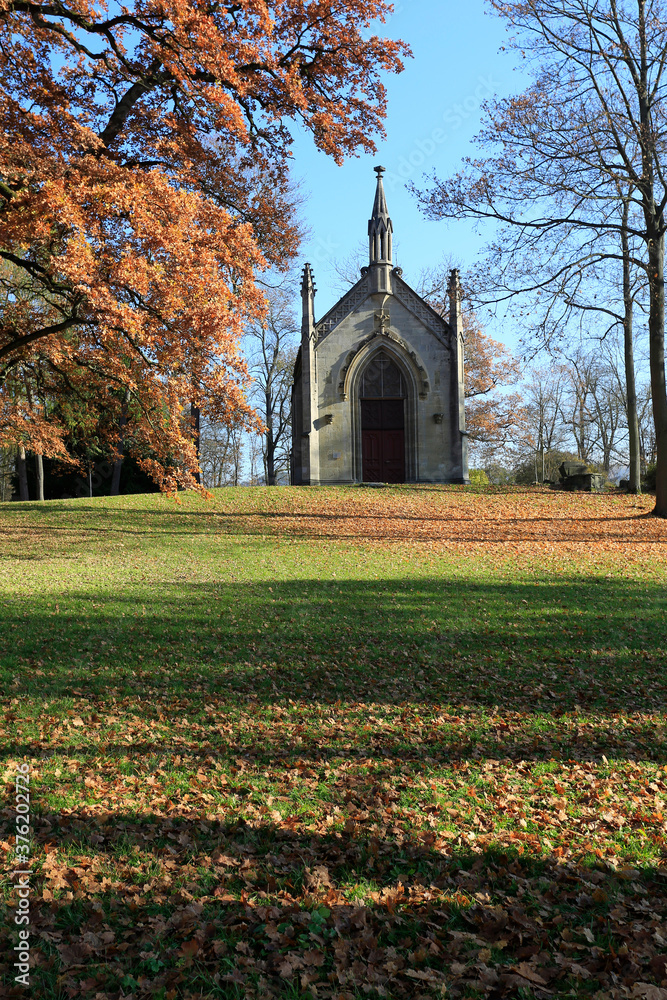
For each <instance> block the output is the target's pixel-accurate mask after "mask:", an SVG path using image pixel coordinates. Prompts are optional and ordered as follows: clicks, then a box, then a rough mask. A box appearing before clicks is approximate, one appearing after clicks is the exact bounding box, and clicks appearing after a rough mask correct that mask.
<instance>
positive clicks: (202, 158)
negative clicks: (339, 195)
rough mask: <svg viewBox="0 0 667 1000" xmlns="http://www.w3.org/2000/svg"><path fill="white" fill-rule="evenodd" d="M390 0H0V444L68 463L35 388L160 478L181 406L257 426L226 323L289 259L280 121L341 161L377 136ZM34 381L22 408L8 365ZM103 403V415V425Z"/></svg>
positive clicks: (180, 457)
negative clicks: (65, 401) (96, 424)
mask: <svg viewBox="0 0 667 1000" xmlns="http://www.w3.org/2000/svg"><path fill="white" fill-rule="evenodd" d="M390 11H391V6H390V5H389V4H388V3H387V2H386V0H365V2H361V0H335V2H334V0H310V2H309V0H241V2H230V3H225V2H223V3H218V2H213V0H166V2H165V0H142V2H141V3H140V2H138V0H130V2H129V3H128V4H127V5H123V6H121V5H117V4H109V5H107V4H106V3H104V2H103V0H100V2H98V3H94V2H93V0H77V2H76V3H70V2H68V0H62V2H60V0H59V2H57V3H54V2H53V0H0V38H1V40H2V45H1V46H0V80H1V82H2V86H1V88H0V109H1V110H0V113H1V115H2V133H1V135H0V213H1V218H2V236H1V237H0V259H1V260H2V261H3V262H4V268H5V271H4V272H3V282H4V288H5V291H6V294H5V296H4V301H3V309H2V315H1V316H0V386H1V391H0V444H5V445H6V444H17V445H22V446H24V447H29V448H31V449H32V450H39V451H40V453H43V454H45V455H51V456H57V455H61V457H64V454H65V450H64V445H63V433H64V430H63V428H62V427H61V426H60V425H59V424H58V422H57V421H54V420H49V419H48V418H47V417H46V416H45V410H44V408H43V406H42V408H41V409H40V408H37V409H36V408H35V406H36V404H35V402H34V400H35V399H39V400H54V399H58V398H60V397H63V396H67V397H70V398H75V397H77V396H80V397H81V399H84V398H85V399H87V400H90V399H91V397H92V398H94V399H95V400H96V403H95V405H96V406H97V408H98V410H99V412H100V414H102V413H103V414H104V416H105V419H104V421H101V422H100V423H101V424H103V425H104V426H106V427H109V428H110V430H109V438H108V441H107V442H106V445H107V448H108V450H109V453H110V455H111V456H113V452H114V448H115V444H116V441H115V438H116V437H118V433H117V431H116V430H114V428H118V426H119V423H120V421H121V419H122V420H124V421H126V425H125V428H124V437H125V439H126V440H127V441H129V442H132V447H133V448H134V449H135V455H136V457H137V458H138V459H139V460H140V462H141V464H142V466H143V467H144V469H145V470H146V471H148V472H150V473H151V474H152V475H153V476H154V478H155V479H156V480H157V481H158V482H159V483H160V484H161V485H162V486H163V487H165V488H174V487H176V486H178V485H180V486H192V485H194V477H193V472H194V471H195V470H196V454H195V449H194V447H193V443H192V434H191V427H190V426H189V424H190V417H189V414H190V409H191V406H194V407H195V408H199V410H200V412H201V414H202V416H204V417H205V416H212V417H215V418H216V419H217V420H223V421H224V420H226V419H227V420H230V421H231V420H233V421H234V422H238V420H239V419H242V420H244V421H245V422H246V423H248V424H251V423H252V422H253V420H255V418H254V416H253V414H252V411H251V409H250V407H249V406H248V404H247V402H246V399H245V394H244V388H245V383H246V379H247V372H246V368H245V364H244V362H243V359H242V357H241V355H240V352H239V337H240V334H241V332H242V330H243V328H244V327H245V326H246V325H247V323H248V321H249V320H252V319H253V317H256V316H257V315H258V313H259V312H260V311H261V309H262V305H263V300H262V296H261V293H260V292H259V291H258V289H257V287H256V285H255V283H254V275H255V274H256V273H257V271H258V270H261V269H264V268H266V267H277V268H281V267H284V266H286V264H287V263H288V262H289V260H290V259H291V258H292V257H293V256H294V254H295V252H296V250H297V247H298V240H299V228H298V224H297V223H296V221H295V219H294V215H293V212H292V198H291V195H290V190H289V184H288V166H289V155H290V152H289V148H290V142H291V131H290V129H291V127H292V126H293V125H295V124H296V123H300V124H301V125H302V126H305V128H306V129H308V130H309V131H310V132H311V133H312V135H313V137H314V140H315V143H316V145H317V146H318V148H319V149H321V150H322V151H324V152H325V153H328V154H329V155H331V156H333V157H334V159H335V160H336V161H337V162H340V161H341V160H342V159H343V157H344V156H345V155H346V154H350V153H354V152H356V151H360V150H361V151H369V152H372V151H373V150H374V144H373V141H372V138H371V136H372V135H373V134H377V133H379V134H382V120H383V117H384V115H385V111H386V95H385V90H384V87H383V85H382V82H381V76H382V74H383V73H385V72H390V73H391V72H400V70H401V69H402V63H401V56H403V55H405V54H407V53H408V50H407V48H406V46H404V45H403V44H402V43H400V42H394V41H391V40H388V39H385V38H380V37H377V36H376V35H373V34H371V33H370V30H369V29H370V28H371V25H372V22H373V21H375V20H380V21H383V20H384V19H385V16H386V15H387V13H389V12H390ZM28 369H29V370H30V371H31V372H33V373H37V375H38V377H39V393H37V394H34V396H33V402H32V403H31V400H30V399H29V398H28V396H27V395H26V393H25V391H24V385H25V372H26V370H28ZM110 418H113V419H110Z"/></svg>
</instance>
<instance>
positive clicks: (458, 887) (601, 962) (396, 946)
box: [0, 810, 667, 1000]
mask: <svg viewBox="0 0 667 1000" xmlns="http://www.w3.org/2000/svg"><path fill="white" fill-rule="evenodd" d="M374 819H380V824H379V825H378V824H375V825H373V826H369V827H368V828H367V829H363V828H362V827H359V826H355V828H354V829H349V830H347V829H346V830H345V831H342V832H341V831H338V832H335V833H330V834H326V833H320V832H312V831H309V830H307V829H306V828H305V827H304V826H303V825H301V827H300V828H298V829H297V828H295V827H294V825H292V827H290V826H289V825H286V824H285V823H283V824H282V825H280V826H277V825H276V824H275V823H272V822H270V821H267V820H257V821H255V822H253V823H251V824H247V823H245V822H243V821H238V820H237V821H235V822H233V823H224V822H219V821H217V820H211V819H210V818H208V817H206V816H205V815H203V814H199V815H197V814H192V813H191V814H189V815H172V816H169V817H165V816H164V815H152V816H151V815H146V816H136V815H132V814H129V813H124V812H122V811H119V812H116V813H113V814H110V813H105V814H104V815H93V814H91V813H89V812H87V811H85V810H79V811H71V812H68V813H67V814H64V815H63V814H49V813H43V814H36V815H35V817H34V822H35V836H36V841H37V844H36V853H39V851H40V850H41V849H43V847H44V845H45V846H46V849H47V851H48V853H47V854H41V856H40V861H41V862H43V864H42V866H41V871H40V873H39V874H38V873H34V874H33V878H32V897H33V899H32V908H31V945H32V951H33V962H34V965H33V968H32V971H31V979H32V983H33V990H35V989H36V990H37V994H36V995H39V996H40V998H41V1000H55V998H61V997H63V996H81V997H84V998H88V997H89V998H91V1000H92V998H94V997H95V996H96V995H97V996H99V995H100V993H101V994H102V995H103V996H112V997H118V996H120V995H125V996H128V995H130V994H132V995H134V996H136V997H138V998H143V997H149V996H158V997H164V996H165V995H169V996H174V997H187V996H215V997H230V998H232V997H234V998H236V997H255V996H258V997H259V996H264V997H271V996H276V997H285V998H287V997H288V996H293V995H294V991H295V990H296V991H297V992H298V991H299V990H305V991H306V993H305V995H306V996H308V995H311V996H317V997H327V998H332V997H338V996H340V995H341V993H343V995H345V994H346V992H348V993H349V994H350V995H351V996H371V997H377V996H384V997H387V996H388V997H417V996H432V995H442V988H443V986H446V987H447V989H448V990H449V992H448V994H447V995H450V996H455V997H456V996H463V995H468V996H470V995H471V993H470V991H471V990H480V991H481V995H486V996H489V997H491V998H494V997H517V996H531V995H533V991H536V993H535V995H538V996H541V995H545V994H550V995H553V996H563V995H565V994H567V995H568V996H582V997H583V996H589V995H590V992H589V987H590V985H591V984H592V983H595V984H596V988H603V989H608V988H613V987H614V986H617V985H618V984H621V983H622V984H624V985H625V986H628V987H632V985H633V984H634V983H638V982H647V983H651V982H652V983H654V984H655V983H660V982H661V981H662V980H663V979H664V978H666V977H667V972H665V966H664V962H661V959H660V955H661V946H660V944H659V941H658V937H659V935H657V934H656V933H655V932H656V930H657V929H659V927H660V926H663V927H664V924H662V925H661V923H660V921H662V920H664V918H665V916H667V880H666V879H664V878H662V877H661V875H660V874H659V872H658V870H656V869H652V868H650V867H647V868H645V869H644V870H643V871H642V872H639V871H635V872H634V873H633V874H632V879H631V880H630V879H628V877H627V875H626V874H625V873H621V876H622V877H621V876H617V875H616V874H615V873H614V872H613V870H612V869H610V868H608V867H607V866H605V865H604V864H603V863H601V862H598V863H597V864H596V863H595V862H594V861H593V863H591V864H587V865H582V864H579V865H577V864H574V863H569V864H563V863H559V862H558V859H557V858H555V857H554V856H552V855H549V853H548V852H547V853H545V854H541V853H540V852H539V844H536V838H533V842H531V839H530V837H528V836H524V838H523V840H521V839H517V840H516V841H515V842H514V843H506V844H498V843H495V844H494V843H492V842H489V841H486V842H485V841H484V839H483V838H480V839H478V840H477V842H474V841H465V840H463V839H461V838H459V839H458V840H456V841H452V840H443V839H442V838H441V837H439V836H438V834H437V833H435V832H430V831H427V832H426V833H423V832H422V833H418V832H410V831H405V830H399V829H397V828H396V829H394V830H391V829H389V827H388V825H387V822H384V823H382V817H381V816H378V817H374ZM389 822H391V821H390V820H389ZM56 851H57V852H59V853H56ZM647 900H650V904H648V905H647ZM13 937H14V934H13V930H12V925H11V921H10V920H6V921H4V922H3V929H2V930H0V940H2V943H3V944H4V948H3V959H2V965H0V969H1V970H2V975H3V978H4V982H5V984H6V986H7V987H10V984H11V981H12V978H13V975H14V972H13V969H12V966H11V963H12V958H11V957H10V956H11V955H12V949H13V943H14V942H13ZM3 939H4V940H3ZM662 957H663V958H664V955H663V956H662ZM313 985H314V986H315V987H316V990H317V992H316V993H315V992H313V993H312V994H309V993H308V992H307V988H308V987H309V986H311V987H312V986H313ZM521 990H523V991H525V992H523V993H521V992H520V991H521ZM169 991H174V992H169ZM15 994H16V995H17V996H18V995H22V994H19V993H18V992H17V991H16V990H15ZM9 995H12V992H11V988H10V991H9ZM473 995H474V994H473ZM609 995H610V996H619V997H622V996H625V995H626V994H625V993H623V992H618V993H617V994H614V993H610V994H609ZM627 995H634V994H630V993H628V994H627Z"/></svg>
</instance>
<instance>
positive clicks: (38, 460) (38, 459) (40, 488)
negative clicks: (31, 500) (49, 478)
mask: <svg viewBox="0 0 667 1000" xmlns="http://www.w3.org/2000/svg"><path fill="white" fill-rule="evenodd" d="M35 475H36V479H37V499H38V500H43V499H44V459H43V456H42V455H35Z"/></svg>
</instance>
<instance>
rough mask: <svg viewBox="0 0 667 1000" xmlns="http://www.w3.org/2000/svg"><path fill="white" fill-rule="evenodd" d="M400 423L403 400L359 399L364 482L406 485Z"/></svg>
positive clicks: (402, 419) (401, 422) (402, 437)
mask: <svg viewBox="0 0 667 1000" xmlns="http://www.w3.org/2000/svg"><path fill="white" fill-rule="evenodd" d="M403 421H404V417H403V400H402V399H362V400H361V452H362V478H363V480H364V482H367V483H404V482H405V434H404V430H403Z"/></svg>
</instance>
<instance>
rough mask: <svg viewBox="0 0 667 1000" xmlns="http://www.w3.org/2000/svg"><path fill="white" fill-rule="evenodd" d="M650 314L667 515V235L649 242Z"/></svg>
mask: <svg viewBox="0 0 667 1000" xmlns="http://www.w3.org/2000/svg"><path fill="white" fill-rule="evenodd" d="M648 268H649V291H650V297H651V304H650V309H649V317H648V330H649V344H650V365H651V395H652V397H653V420H654V422H655V448H656V459H657V474H656V477H655V508H654V510H653V513H654V514H656V515H657V516H658V517H665V518H667V385H666V383H665V237H664V235H663V234H662V233H661V234H660V235H659V236H655V237H654V238H653V239H652V240H650V241H649V245H648Z"/></svg>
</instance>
